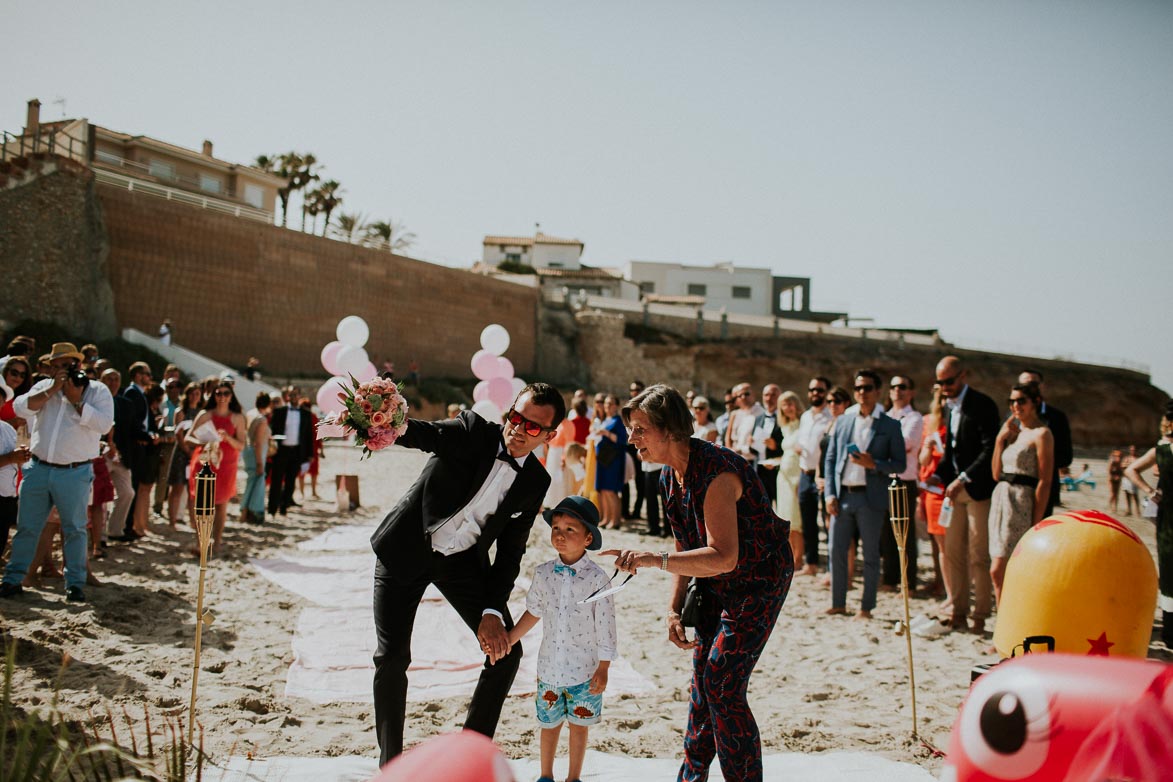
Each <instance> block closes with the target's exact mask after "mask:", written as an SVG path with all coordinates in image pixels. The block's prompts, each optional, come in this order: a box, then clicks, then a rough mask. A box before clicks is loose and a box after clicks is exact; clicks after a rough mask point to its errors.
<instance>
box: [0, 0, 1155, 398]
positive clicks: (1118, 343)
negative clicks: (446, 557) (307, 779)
mask: <svg viewBox="0 0 1173 782" xmlns="http://www.w3.org/2000/svg"><path fill="white" fill-rule="evenodd" d="M27 8H28V6H27V4H23V3H21V4H18V3H16V2H15V0H0V11H3V12H4V17H5V18H8V19H12V18H14V15H20V13H21V9H27ZM36 16H37V17H38V18H39V19H43V20H49V19H51V20H52V23H51V24H48V23H46V24H43V25H39V26H38V25H35V24H34V25H30V26H28V27H27V28H26V30H27V31H26V32H25V33H23V34H15V33H14V31H10V32H9V34H8V35H6V36H5V43H4V46H3V48H0V73H3V74H4V77H3V78H0V128H2V129H4V130H8V131H10V132H19V130H20V128H21V127H22V126H23V124H24V119H25V103H26V101H27V100H28V99H30V98H33V97H37V98H40V100H41V102H42V104H43V107H42V116H43V117H44V118H46V119H53V118H59V117H60V116H62V111H63V109H64V114H65V115H67V116H70V117H86V118H88V119H89V120H90V121H91V122H94V123H95V124H98V125H103V126H105V127H108V128H111V129H114V130H118V131H123V132H128V133H141V134H145V135H150V136H153V137H156V138H160V139H164V140H166V141H170V142H172V143H176V144H179V145H182V146H187V147H191V148H195V149H199V147H200V144H201V142H202V141H203V139H205V138H208V139H211V140H213V141H214V142H215V154H216V156H217V157H220V158H223V159H226V160H230V161H233V162H241V163H248V162H251V161H252V160H253V159H254V158H255V157H256V156H257V155H259V154H266V153H267V154H272V153H278V152H283V151H287V150H299V151H307V152H312V153H314V154H315V155H316V156H317V158H318V160H319V161H320V162H322V163H323V164H324V166H325V168H324V170H323V171H322V174H323V176H324V177H326V178H332V179H337V180H338V181H339V182H341V183H342V188H343V199H344V202H343V205H342V206H341V207H340V209H341V211H344V212H358V213H361V214H362V215H364V216H365V217H366V218H368V219H370V220H387V219H394V220H399V221H402V222H403V223H404V224H405V225H406V226H407V228H408V230H410V231H412V232H414V233H415V234H416V235H417V240H416V244H415V245H414V246H413V247H412V249H411V251H410V252H409V253H408V254H410V255H412V256H414V257H418V258H421V259H423V260H428V261H433V262H436V263H442V264H446V265H450V266H457V267H467V266H469V265H471V264H472V262H474V261H475V260H477V259H478V258H479V257H480V252H481V240H482V238H483V237H484V236H485V235H487V234H510V235H532V234H533V232H534V229H535V224H540V225H541V230H542V231H543V232H545V233H547V234H551V235H555V236H561V237H573V238H577V239H580V240H582V241H583V242H584V243H585V251H584V254H583V262H584V263H587V264H590V265H593V266H613V267H621V266H622V265H623V264H624V263H625V262H626V261H628V260H655V261H671V262H681V263H690V264H701V265H708V264H713V263H716V262H723V261H731V262H733V263H735V264H738V265H741V266H750V267H767V268H770V269H772V270H773V271H774V272H775V273H776V274H779V275H787V276H809V277H811V278H812V284H811V304H812V306H813V308H815V309H821V310H832V311H847V312H850V313H851V314H852V315H853V316H857V317H861V318H863V317H869V318H873V319H874V324H875V325H876V326H886V327H914V328H938V329H939V330H940V332H941V334H942V336H943V337H944V338H945V339H946V340H949V341H951V342H954V343H957V344H958V345H961V346H963V347H974V348H981V349H993V350H998V351H1000V352H1008V353H1017V352H1028V353H1032V354H1038V355H1043V356H1051V355H1069V356H1074V357H1075V358H1077V359H1082V360H1090V361H1095V362H1097V363H1118V362H1125V361H1126V362H1134V363H1139V364H1144V365H1148V366H1149V367H1150V368H1151V371H1152V373H1153V380H1154V382H1155V383H1156V384H1157V385H1158V386H1160V387H1162V388H1164V389H1166V390H1173V350H1171V349H1170V347H1171V346H1170V344H1169V343H1168V342H1166V341H1165V340H1166V339H1167V338H1168V337H1162V336H1161V334H1162V333H1166V332H1167V331H1168V324H1169V321H1168V320H1166V315H1165V313H1166V311H1167V310H1168V309H1169V307H1168V301H1167V300H1166V299H1165V298H1164V294H1163V293H1162V291H1171V290H1173V263H1171V261H1173V143H1171V140H1173V3H1168V2H1128V1H1127V0H1117V1H1116V2H1078V1H1075V0H1071V1H1068V2H1048V1H1046V0H1035V1H1032V2H1019V1H1014V2H940V1H939V0H933V1H932V2H899V1H898V0H886V1H885V2H875V1H874V0H861V1H860V2H835V1H834V0H820V1H819V2H804V3H795V2H782V1H781V0H773V1H770V2H765V1H763V2H748V1H747V2H724V3H716V2H707V3H701V2H688V1H687V0H677V1H676V2H660V1H658V0H641V1H640V2H630V0H629V1H628V2H611V0H596V1H595V2H590V3H574V4H571V3H562V2H555V1H553V0H544V1H542V2H510V1H509V0H501V1H499V2H483V0H475V1H473V0H470V1H469V2H455V1H452V0H426V1H423V2H389V1H387V0H384V1H383V2H366V3H362V2H345V1H339V2H334V3H308V2H299V1H298V0H283V1H282V2H274V1H273V0H255V1H252V0H250V2H248V3H240V2H219V1H218V0H210V1H208V2H203V3H200V4H193V3H180V2H169V1H168V0H163V1H161V2H152V3H145V2H142V3H128V2H109V3H72V4H69V3H60V2H54V1H53V0H49V1H47V2H42V3H40V4H39V5H38V10H37V11H36ZM59 99H64V101H65V103H64V107H62V105H61V104H59V103H55V102H54V101H57V100H59ZM299 220H300V217H299V216H297V217H292V220H291V221H292V222H293V223H294V224H296V223H298V222H299ZM1162 323H1165V324H1166V326H1165V327H1162V326H1161V324H1162Z"/></svg>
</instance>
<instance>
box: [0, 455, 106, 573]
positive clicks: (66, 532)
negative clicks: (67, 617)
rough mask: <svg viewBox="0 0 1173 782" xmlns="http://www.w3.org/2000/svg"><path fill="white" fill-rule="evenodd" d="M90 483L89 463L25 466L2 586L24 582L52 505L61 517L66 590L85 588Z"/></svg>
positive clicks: (91, 477) (91, 471)
mask: <svg viewBox="0 0 1173 782" xmlns="http://www.w3.org/2000/svg"><path fill="white" fill-rule="evenodd" d="M93 482H94V468H93V465H91V464H89V463H88V462H87V463H86V464H83V465H81V466H80V467H72V468H69V469H64V468H61V467H49V466H46V465H44V464H39V463H37V462H35V461H33V462H29V463H28V464H26V465H25V467H24V480H22V481H21V484H20V506H19V509H18V511H17V516H16V535H15V536H13V538H12V556H11V557H10V558H9V560H8V567H7V568H6V569H5V570H4V583H5V584H20V583H21V582H22V581H24V577H25V574H26V573H28V570H29V568H30V567H32V564H33V557H34V556H35V555H36V553H37V541H38V540H40V538H41V530H43V529H44V528H45V521H46V520H48V518H49V511H50V510H51V509H52V508H53V506H54V505H55V506H57V513H58V514H60V516H61V536H62V537H63V538H64V539H65V586H66V587H67V588H68V587H75V586H76V587H80V586H85V583H86V521H87V519H86V508H87V506H88V505H89V502H90V486H91V485H92V484H93Z"/></svg>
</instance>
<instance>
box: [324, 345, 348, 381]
mask: <svg viewBox="0 0 1173 782" xmlns="http://www.w3.org/2000/svg"><path fill="white" fill-rule="evenodd" d="M344 347H346V345H345V344H343V343H341V342H339V341H337V340H335V341H333V342H328V343H326V347H324V348H322V368H323V369H325V370H326V371H327V372H329V373H330V374H331V375H337V374H338V373H339V372H341V370H340V369H339V368H338V365H337V364H336V363H335V362H336V361H337V360H338V351H340V350H342V348H344Z"/></svg>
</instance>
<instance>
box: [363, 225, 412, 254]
mask: <svg viewBox="0 0 1173 782" xmlns="http://www.w3.org/2000/svg"><path fill="white" fill-rule="evenodd" d="M367 239H368V240H369V241H370V242H371V243H372V244H374V245H376V246H378V247H381V248H386V249H387V250H390V251H391V252H393V253H395V252H400V251H402V250H406V249H407V248H408V247H411V245H413V244H414V243H415V234H414V233H412V232H411V231H408V230H407V226H405V225H404V224H403V223H401V222H399V221H398V220H388V221H387V222H383V221H381V220H380V221H378V222H375V223H371V224H369V225H368V226H367Z"/></svg>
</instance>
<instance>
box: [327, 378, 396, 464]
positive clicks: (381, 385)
mask: <svg viewBox="0 0 1173 782" xmlns="http://www.w3.org/2000/svg"><path fill="white" fill-rule="evenodd" d="M350 381H351V383H352V384H353V385H352V386H351V387H350V388H346V387H343V389H342V393H341V394H339V397H340V398H341V399H342V404H343V405H344V406H345V408H346V409H344V410H343V411H341V412H339V413H335V414H333V415H330V416H326V417H325V418H324V419H323V420H322V422H321V423H320V424H319V426H322V427H325V426H341V427H342V429H343V431H344V433H345V434H348V435H349V434H353V435H354V444H355V445H360V446H362V452H363V456H364V457H366V456H370V455H371V453H372V452H373V451H379V450H382V449H383V448H387V447H388V446H391V445H394V444H395V441H396V440H398V439H399V436H400V435H401V434H403V433H404V432H406V431H407V400H406V399H404V398H403V395H402V394H400V393H399V387H398V386H397V385H395V381H393V380H388V379H386V378H381V377H377V378H375V379H373V380H369V381H367V382H366V383H359V382H358V381H357V380H355V379H354V375H351V376H350Z"/></svg>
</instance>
